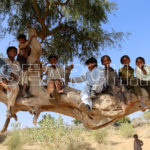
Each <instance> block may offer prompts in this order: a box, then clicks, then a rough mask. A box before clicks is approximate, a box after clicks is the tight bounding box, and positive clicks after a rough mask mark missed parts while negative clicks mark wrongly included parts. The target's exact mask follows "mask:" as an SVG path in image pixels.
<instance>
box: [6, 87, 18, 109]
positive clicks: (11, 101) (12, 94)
mask: <svg viewBox="0 0 150 150" xmlns="http://www.w3.org/2000/svg"><path fill="white" fill-rule="evenodd" d="M18 93H19V86H11V87H10V90H8V91H7V98H8V110H10V108H13V107H14V106H15V103H16V98H17V95H18Z"/></svg>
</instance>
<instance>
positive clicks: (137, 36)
mask: <svg viewBox="0 0 150 150" xmlns="http://www.w3.org/2000/svg"><path fill="white" fill-rule="evenodd" d="M112 1H113V0H112ZM115 2H116V3H117V5H118V6H117V7H118V10H117V11H115V14H116V15H115V16H114V15H110V17H109V20H110V22H109V24H107V27H106V28H110V27H113V28H114V29H115V30H116V31H122V32H130V33H131V36H130V37H129V39H128V40H125V41H122V48H121V49H120V48H114V49H106V50H105V51H103V52H102V55H104V54H108V55H110V56H111V58H112V63H113V64H116V65H117V67H116V68H119V67H120V57H121V56H122V55H124V54H127V55H129V56H130V57H131V65H132V66H133V67H135V59H136V57H138V56H142V57H144V58H145V59H146V63H147V64H150V55H149V49H150V45H149V43H150V29H149V27H150V19H148V18H149V14H150V8H149V6H150V1H149V0H116V1H115ZM10 45H14V46H17V41H16V40H15V38H14V37H13V36H11V35H7V36H6V37H5V38H4V39H0V53H5V51H6V49H7V47H8V46H10ZM74 87H75V85H74ZM81 87H82V86H80V88H81ZM5 111H6V106H5V105H3V104H2V103H0V128H2V125H3V123H4V120H5ZM51 114H52V116H55V117H57V116H58V114H55V113H51ZM139 114H141V112H138V113H134V114H132V115H131V116H130V117H131V118H134V117H137V116H139ZM41 116H42V114H41V115H40V118H41ZM18 117H19V122H21V124H22V127H25V126H33V125H32V117H33V116H31V115H30V114H29V113H25V112H20V113H18ZM40 118H39V120H40ZM63 118H64V121H65V122H67V123H70V122H71V121H70V120H71V118H69V117H63ZM12 120H13V119H12Z"/></svg>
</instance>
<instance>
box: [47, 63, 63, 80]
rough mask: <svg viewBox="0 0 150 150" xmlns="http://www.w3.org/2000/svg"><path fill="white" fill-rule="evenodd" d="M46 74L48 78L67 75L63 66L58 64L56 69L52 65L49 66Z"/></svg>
mask: <svg viewBox="0 0 150 150" xmlns="http://www.w3.org/2000/svg"><path fill="white" fill-rule="evenodd" d="M45 74H47V80H48V81H49V80H56V79H60V80H61V79H62V78H64V76H65V71H64V69H63V68H62V67H60V66H56V68H55V69H54V68H53V67H52V66H47V67H46V69H45Z"/></svg>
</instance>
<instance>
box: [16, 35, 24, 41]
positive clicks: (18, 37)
mask: <svg viewBox="0 0 150 150" xmlns="http://www.w3.org/2000/svg"><path fill="white" fill-rule="evenodd" d="M21 38H22V39H25V40H26V35H24V34H19V35H18V36H17V40H19V39H21Z"/></svg>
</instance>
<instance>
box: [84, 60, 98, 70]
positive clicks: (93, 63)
mask: <svg viewBox="0 0 150 150" xmlns="http://www.w3.org/2000/svg"><path fill="white" fill-rule="evenodd" d="M85 64H86V65H87V66H88V69H89V70H92V69H94V68H95V67H97V60H96V59H95V58H94V57H91V58H89V59H88V60H87V61H86V62H85Z"/></svg>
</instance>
